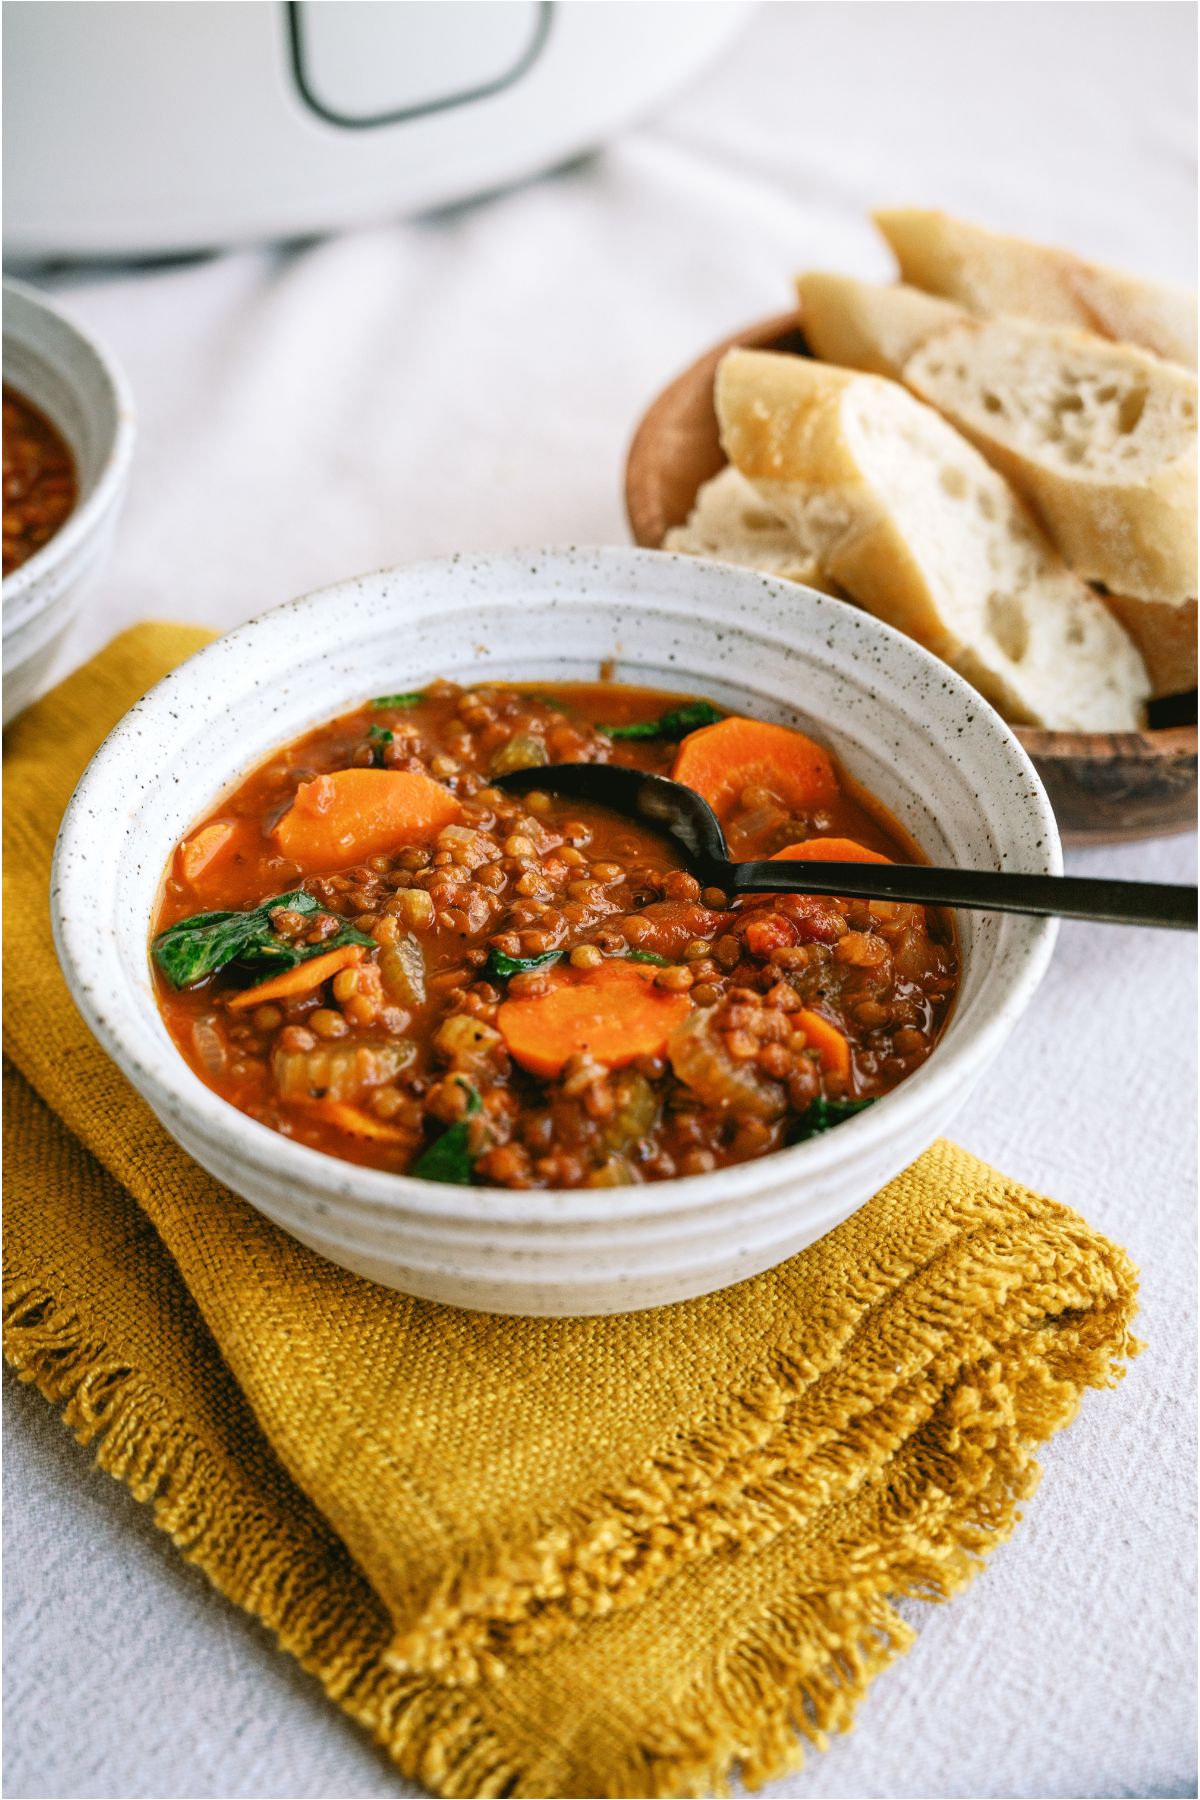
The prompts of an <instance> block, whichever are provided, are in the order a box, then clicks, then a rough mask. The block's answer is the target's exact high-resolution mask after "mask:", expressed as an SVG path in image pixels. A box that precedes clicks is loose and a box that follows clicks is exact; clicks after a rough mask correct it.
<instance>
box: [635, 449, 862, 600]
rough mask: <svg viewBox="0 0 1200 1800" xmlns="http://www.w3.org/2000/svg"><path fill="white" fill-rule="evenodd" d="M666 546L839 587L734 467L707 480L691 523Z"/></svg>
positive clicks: (826, 588) (832, 589)
mask: <svg viewBox="0 0 1200 1800" xmlns="http://www.w3.org/2000/svg"><path fill="white" fill-rule="evenodd" d="M662 547H663V549H664V550H682V551H685V552H686V553H687V554H689V555H691V556H715V557H716V558H717V559H718V560H719V561H720V562H730V563H737V564H738V565H739V567H741V568H743V569H758V570H761V572H762V573H763V574H764V575H778V576H780V577H782V578H783V579H784V580H786V581H799V582H802V583H803V584H804V586H805V587H815V588H819V589H821V591H822V592H823V593H829V594H835V593H837V592H838V591H839V590H838V587H837V584H836V583H835V582H832V581H830V579H829V577H828V576H827V575H825V574H824V573H823V572H822V570H821V566H820V564H819V563H818V562H817V560H816V558H815V557H814V556H813V554H812V552H811V550H809V549H808V548H806V546H805V545H804V544H803V543H801V542H800V540H799V539H798V538H797V537H796V534H795V532H794V531H793V530H792V529H791V527H790V526H789V525H786V524H785V523H784V522H783V520H782V519H781V518H780V517H779V514H778V513H777V512H774V511H772V509H771V508H770V507H768V506H767V504H766V502H765V501H763V500H762V499H760V498H759V496H758V494H757V493H756V492H755V490H754V489H753V488H752V487H751V485H750V483H749V482H748V481H747V480H746V479H745V477H744V476H742V475H739V474H738V472H737V470H736V469H734V468H729V467H727V468H724V469H722V470H721V473H720V474H719V475H714V476H713V478H712V480H711V481H706V482H705V483H704V485H703V487H702V488H701V489H700V491H699V492H698V493H697V495H696V502H695V505H694V506H693V507H692V510H691V512H690V513H689V515H688V520H687V523H686V525H675V526H673V527H672V529H671V530H670V531H668V533H667V535H666V537H665V538H664V539H663V545H662Z"/></svg>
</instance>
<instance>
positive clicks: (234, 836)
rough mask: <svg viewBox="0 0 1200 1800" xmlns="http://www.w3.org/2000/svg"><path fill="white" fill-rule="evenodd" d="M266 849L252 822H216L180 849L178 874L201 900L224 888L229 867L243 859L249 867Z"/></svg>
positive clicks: (219, 820)
mask: <svg viewBox="0 0 1200 1800" xmlns="http://www.w3.org/2000/svg"><path fill="white" fill-rule="evenodd" d="M264 847H265V840H264V838H263V836H262V833H261V832H260V831H259V829H258V826H257V825H256V824H255V823H253V821H251V820H250V819H216V820H214V822H213V823H212V824H211V825H205V826H203V827H202V828H201V829H200V830H199V831H198V832H196V834H195V836H194V837H190V838H188V839H187V840H186V842H184V843H182V844H180V846H179V858H178V872H179V875H180V877H181V879H182V880H184V881H186V882H187V884H188V886H189V887H191V888H193V889H194V890H195V892H196V893H197V894H199V895H200V896H201V897H202V898H203V897H204V896H205V894H206V892H208V891H210V890H211V891H212V897H214V898H217V897H219V896H218V895H217V893H216V890H217V889H218V888H220V887H221V886H222V882H223V878H225V877H226V876H227V875H228V873H229V869H230V864H231V863H233V862H234V861H235V860H237V859H238V858H241V859H242V860H243V861H244V862H246V863H247V864H248V865H249V864H252V863H253V862H255V861H256V860H257V857H258V855H259V853H260V852H261V851H262V850H263V848H264Z"/></svg>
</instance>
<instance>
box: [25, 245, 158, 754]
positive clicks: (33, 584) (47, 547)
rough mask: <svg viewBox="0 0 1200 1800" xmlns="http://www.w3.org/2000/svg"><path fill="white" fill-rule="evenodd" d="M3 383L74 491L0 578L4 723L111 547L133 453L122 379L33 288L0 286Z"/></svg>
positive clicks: (46, 663) (37, 676) (43, 667)
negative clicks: (61, 518)
mask: <svg viewBox="0 0 1200 1800" xmlns="http://www.w3.org/2000/svg"><path fill="white" fill-rule="evenodd" d="M4 379H5V382H6V383H8V384H9V385H10V386H12V387H15V388H16V390H17V392H18V393H20V394H23V395H24V396H25V398H26V399H27V400H32V402H33V404H34V405H35V406H36V407H38V408H39V409H40V411H42V412H44V413H45V414H46V416H47V418H48V419H49V420H50V421H51V423H52V424H53V425H55V426H57V428H58V430H59V431H60V432H61V433H62V436H63V437H64V438H65V440H66V442H67V444H68V446H69V447H70V449H71V452H72V454H73V455H74V458H75V468H76V472H77V474H78V478H79V496H78V501H77V503H76V506H75V510H74V512H72V513H71V515H70V517H69V518H68V519H67V520H66V522H65V523H64V525H63V526H62V528H61V530H59V531H57V532H55V534H54V536H53V537H52V538H51V539H50V541H49V543H47V544H44V545H43V546H42V548H41V549H40V550H38V551H37V552H35V554H34V555H33V556H31V557H30V558H29V561H28V562H25V563H22V564H21V567H20V568H19V569H14V570H13V572H12V574H11V575H9V576H8V577H7V578H6V579H5V582H4V587H3V622H4V723H5V724H6V725H7V723H8V721H9V719H11V718H12V716H13V715H14V713H18V712H20V710H21V708H22V707H23V706H28V704H29V702H30V701H31V700H32V699H33V698H34V697H35V695H36V694H37V693H38V691H39V689H40V688H41V686H42V685H43V683H44V681H45V677H46V675H47V673H48V671H49V668H50V664H51V663H52V662H53V660H54V655H55V652H56V651H57V649H58V646H59V644H60V643H61V642H62V640H63V637H64V636H65V634H66V632H67V630H68V628H69V626H70V624H71V622H72V620H73V619H74V618H75V617H76V615H77V613H78V612H79V609H80V607H81V606H82V604H83V602H84V600H85V599H86V597H87V589H88V586H89V584H90V583H91V582H92V581H93V579H94V578H95V577H96V576H97V575H98V574H99V572H100V570H101V568H102V567H103V565H104V563H105V561H106V560H107V557H108V553H109V551H110V549H111V548H112V538H113V532H114V531H115V529H116V523H117V515H118V513H119V512H120V509H121V502H122V500H123V499H124V497H125V488H126V485H127V483H128V480H129V461H130V458H131V456H132V455H133V437H134V426H133V403H132V401H131V399H130V396H129V389H128V386H127V385H126V381H125V377H124V376H123V375H122V373H121V371H120V369H119V368H118V366H117V364H116V363H115V362H114V361H113V358H112V357H111V356H110V355H109V353H108V351H107V350H105V349H104V348H103V347H102V346H101V345H100V344H98V343H97V342H96V340H95V339H94V338H93V337H91V336H90V335H89V334H88V333H87V332H85V331H83V330H82V329H81V327H80V326H78V325H77V324H75V322H74V321H73V320H72V319H69V318H67V317H66V315H65V314H63V313H61V312H59V311H58V309H57V308H56V307H53V306H51V305H50V304H49V302H48V301H46V300H45V299H44V298H43V297H42V295H41V294H38V293H36V292H35V291H34V290H33V288H28V287H25V286H24V285H23V284H22V283H20V282H16V281H6V282H5V283H4Z"/></svg>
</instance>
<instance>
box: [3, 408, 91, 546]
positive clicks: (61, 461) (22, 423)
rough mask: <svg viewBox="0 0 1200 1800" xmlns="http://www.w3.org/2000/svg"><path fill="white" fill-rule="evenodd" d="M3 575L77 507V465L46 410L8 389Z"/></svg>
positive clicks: (58, 526)
mask: <svg viewBox="0 0 1200 1800" xmlns="http://www.w3.org/2000/svg"><path fill="white" fill-rule="evenodd" d="M3 398H4V573H5V575H11V574H12V572H13V570H14V569H19V568H20V567H21V564H22V563H24V562H28V561H29V558H30V557H31V556H32V555H33V554H34V552H35V551H36V550H40V549H41V547H42V545H43V544H46V543H49V541H50V539H51V538H52V537H53V536H54V534H55V532H56V531H58V530H59V529H60V528H61V526H62V525H63V524H64V523H65V522H66V520H67V518H68V517H69V515H70V514H71V512H72V511H73V510H74V507H75V499H76V492H77V483H76V478H75V463H74V460H73V458H72V456H71V452H70V450H68V448H67V446H66V444H65V443H64V442H63V440H62V438H61V437H60V435H59V433H58V432H57V431H56V430H55V428H54V426H53V425H52V424H51V423H50V421H49V419H48V418H46V416H45V414H44V413H41V412H39V411H38V409H37V407H36V406H32V405H31V404H30V402H29V401H28V400H26V399H25V398H24V397H23V396H22V395H21V394H18V393H17V392H16V390H15V389H14V388H10V387H8V386H5V388H4V396H3Z"/></svg>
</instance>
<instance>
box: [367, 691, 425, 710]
mask: <svg viewBox="0 0 1200 1800" xmlns="http://www.w3.org/2000/svg"><path fill="white" fill-rule="evenodd" d="M424 698H425V696H424V694H423V693H422V692H421V691H420V689H419V688H418V689H416V690H415V691H414V692H413V693H411V694H382V695H381V696H380V698H379V699H378V700H372V702H371V705H372V706H419V705H420V703H421V701H422V700H423V699H424Z"/></svg>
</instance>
